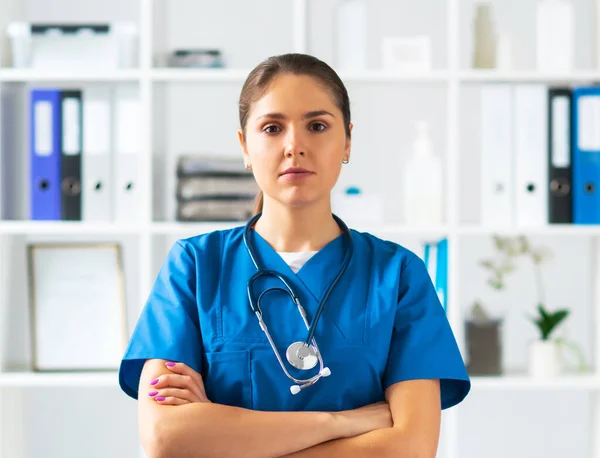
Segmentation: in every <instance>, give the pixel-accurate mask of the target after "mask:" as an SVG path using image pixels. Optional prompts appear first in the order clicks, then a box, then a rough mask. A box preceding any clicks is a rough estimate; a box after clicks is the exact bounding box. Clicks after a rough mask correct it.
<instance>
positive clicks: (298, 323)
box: [119, 54, 470, 458]
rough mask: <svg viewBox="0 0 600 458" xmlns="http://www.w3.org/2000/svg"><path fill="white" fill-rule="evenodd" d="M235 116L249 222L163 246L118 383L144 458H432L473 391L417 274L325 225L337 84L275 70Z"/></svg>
mask: <svg viewBox="0 0 600 458" xmlns="http://www.w3.org/2000/svg"><path fill="white" fill-rule="evenodd" d="M239 115H240V131H239V133H238V136H239V141H240V145H241V149H242V152H243V157H244V160H245V162H246V167H248V168H249V169H251V170H252V171H253V174H254V177H255V178H256V181H257V183H258V185H259V187H260V189H261V190H262V192H261V196H260V199H259V201H258V208H257V213H256V216H254V217H253V218H252V219H251V220H250V221H249V222H248V224H246V225H245V226H240V227H237V228H234V229H229V230H222V231H215V232H211V233H208V234H202V235H199V236H195V237H191V238H187V239H181V240H178V241H177V242H176V243H175V244H174V245H173V247H172V249H171V251H170V253H169V255H168V257H167V259H166V261H165V262H164V264H163V266H162V268H161V270H160V273H159V274H158V277H157V279H156V282H155V284H154V287H153V290H152V292H151V294H150V297H149V298H148V301H147V303H146V305H145V307H144V310H143V312H142V314H141V316H140V318H139V322H138V323H137V325H136V328H135V331H134V332H133V335H132V337H131V341H130V343H129V346H128V349H127V351H126V354H125V355H124V358H123V361H122V365H121V368H120V374H119V381H120V385H121V387H122V389H123V390H124V392H125V393H127V394H128V395H129V396H131V397H133V398H135V399H138V400H139V426H140V435H141V441H142V444H143V446H144V448H145V450H146V451H147V453H148V455H149V457H150V458H154V457H169V458H178V457H190V458H195V457H205V456H207V457H208V456H210V457H236V458H237V457H261V458H265V457H281V456H293V457H321V456H327V457H336V456H340V457H342V456H343V457H351V456H360V457H370V456H373V457H386V456H394V457H398V458H402V457H422V458H426V457H427V458H429V457H434V456H435V455H436V450H437V447H438V440H439V435H440V416H441V410H442V409H446V408H449V407H452V406H454V405H456V404H457V403H459V402H461V401H462V400H463V399H464V398H465V396H466V395H467V393H468V391H469V389H470V382H469V377H468V375H467V372H466V369H465V366H464V364H463V361H462V358H461V355H460V353H459V350H458V347H457V345H456V341H455V338H454V336H453V333H452V330H451V328H450V326H449V323H448V320H447V317H446V314H445V311H444V310H443V308H442V306H441V305H440V303H439V300H438V297H437V294H436V292H435V289H434V287H433V284H432V282H431V280H430V277H429V275H428V272H427V270H426V268H425V265H424V263H423V262H422V260H421V259H420V258H419V257H418V256H417V255H416V254H414V253H413V252H411V251H409V250H408V249H406V248H404V247H402V246H400V245H398V244H396V243H392V242H390V241H385V240H381V239H379V238H377V237H375V236H373V235H371V234H368V233H362V232H358V231H356V230H349V229H348V228H347V227H346V226H345V224H344V223H343V221H341V220H340V219H338V218H337V216H335V215H333V214H332V212H331V205H330V191H331V189H332V188H333V187H334V185H335V183H336V181H337V179H338V176H339V174H340V171H341V167H342V166H343V164H344V163H347V162H348V161H349V160H350V149H351V148H350V145H351V132H352V127H353V126H352V123H351V120H350V103H349V100H348V94H347V92H346V89H345V87H344V85H343V83H342V81H341V80H340V79H339V77H338V76H337V74H336V73H335V72H334V71H333V70H332V69H331V68H330V67H329V66H328V65H327V64H325V63H324V62H322V61H320V60H318V59H316V58H314V57H312V56H309V55H301V54H286V55H281V56H276V57H272V58H269V59H267V60H266V61H264V62H262V63H261V64H259V65H258V66H257V67H256V68H255V69H254V70H253V71H252V72H251V73H250V75H249V76H248V79H247V81H246V82H245V84H244V86H243V89H242V93H241V96H240V103H239ZM309 328H310V329H309Z"/></svg>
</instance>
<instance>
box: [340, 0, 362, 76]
mask: <svg viewBox="0 0 600 458" xmlns="http://www.w3.org/2000/svg"><path fill="white" fill-rule="evenodd" d="M335 44H336V53H337V55H336V57H337V59H336V66H337V69H338V70H365V69H366V68H367V4H366V1H365V0H343V2H342V4H341V5H340V7H339V8H338V10H337V18H336V40H335Z"/></svg>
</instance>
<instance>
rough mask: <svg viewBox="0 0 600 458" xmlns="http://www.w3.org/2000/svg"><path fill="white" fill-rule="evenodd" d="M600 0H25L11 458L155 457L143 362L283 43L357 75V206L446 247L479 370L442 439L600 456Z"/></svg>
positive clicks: (5, 378)
mask: <svg viewBox="0 0 600 458" xmlns="http://www.w3.org/2000/svg"><path fill="white" fill-rule="evenodd" d="M599 24H600V1H599V0H518V1H517V0H490V1H475V0H422V1H420V2H414V1H409V0H369V1H367V0H346V1H342V0H286V1H281V0H253V1H251V2H248V1H242V0H220V1H218V2H208V1H199V0H169V1H167V0H127V1H125V2H123V1H116V0H105V1H104V2H95V1H90V0H78V1H74V0H0V119H1V129H0V172H1V173H0V457H2V458H5V457H6V458H38V457H40V458H41V457H42V456H43V457H45V458H47V457H56V458H59V457H60V458H75V457H77V458H80V457H86V458H92V457H98V458H100V457H103V458H104V457H107V456H110V457H115V458H120V457H122V458H125V457H127V458H133V457H143V456H144V455H143V452H142V450H141V448H140V445H139V440H138V433H137V416H136V404H135V401H133V400H132V399H130V398H128V397H127V396H126V395H125V394H124V393H123V392H121V390H120V388H119V387H118V383H117V369H118V365H119V362H120V357H121V356H122V353H123V351H124V348H125V345H126V343H127V340H128V336H129V335H130V333H131V331H132V329H133V326H134V325H135V321H136V318H137V316H138V314H139V312H140V310H141V308H142V307H143V305H144V302H145V299H146V297H147V294H148V292H149V289H150V288H151V286H152V284H153V282H154V280H155V278H156V275H157V273H158V269H159V268H160V265H161V263H162V262H163V260H164V258H165V256H166V254H167V252H168V250H169V248H170V247H171V245H172V243H173V242H174V241H175V240H177V239H179V238H182V237H186V236H191V235H194V234H200V233H203V232H207V231H212V230H214V229H219V228H226V227H231V226H236V225H239V224H242V223H243V221H244V220H245V219H246V218H247V217H248V215H249V212H250V211H251V210H252V203H253V202H252V199H253V198H254V195H255V192H256V187H255V183H254V180H253V178H252V176H251V175H249V174H248V172H246V171H245V170H244V166H243V161H242V156H241V152H240V149H239V145H238V141H237V135H236V131H237V129H238V127H239V120H238V112H237V100H238V97H239V93H240V90H241V87H242V84H243V82H244V80H245V78H246V76H247V74H248V72H249V71H250V69H251V68H252V67H253V66H255V65H256V64H258V63H259V62H260V61H261V60H263V59H265V58H267V57H268V56H271V55H275V54H281V53H286V52H306V53H310V54H313V55H315V56H317V57H319V58H322V59H324V60H325V61H326V62H327V63H329V64H330V65H331V66H332V67H333V68H334V69H335V70H337V71H338V73H339V75H340V77H341V78H342V80H343V82H344V83H345V85H346V86H347V88H348V91H349V94H350V99H351V105H352V121H353V123H354V126H355V127H354V130H353V147H352V160H351V161H350V163H349V164H348V165H347V166H345V167H344V168H343V171H342V176H341V177H340V180H339V183H338V185H337V186H336V188H335V189H334V191H333V196H332V197H333V200H332V202H333V207H334V211H335V212H336V213H337V214H339V215H340V216H341V217H342V218H343V219H344V220H346V222H347V223H348V224H349V225H350V226H352V227H354V228H357V229H359V230H366V231H369V232H372V233H374V234H376V235H378V236H380V237H382V238H386V239H389V240H394V241H396V242H398V243H401V244H403V245H405V246H406V247H408V248H410V249H411V250H413V251H415V252H416V253H417V254H419V256H422V257H423V259H424V260H425V261H426V263H427V266H428V268H429V272H430V275H431V279H432V282H433V283H434V284H435V286H436V289H437V290H438V293H439V297H440V300H441V302H442V304H443V306H444V308H445V309H446V313H447V314H448V318H449V320H450V323H451V325H452V327H453V329H454V332H455V334H456V337H457V340H458V342H459V345H460V347H461V351H462V353H463V357H464V359H465V362H466V363H467V365H468V368H469V372H470V374H471V376H472V380H473V389H472V392H471V394H470V395H469V397H468V398H467V399H466V400H465V402H463V403H462V404H460V405H459V406H457V407H456V408H453V409H451V410H449V411H446V412H444V414H443V424H442V427H443V428H442V437H441V442H440V447H439V453H438V456H439V457H442V458H480V457H486V458H496V457H498V458H500V457H506V456H512V457H519V458H537V457H544V458H559V457H561V458H562V457H569V458H600V394H599V393H600V375H599V374H598V366H599V364H600V268H599V267H598V265H599V264H598V260H599V259H600V243H599V238H600V194H599V193H598V184H599V183H598V182H599V180H600V87H598V86H597V82H598V81H600V25H599Z"/></svg>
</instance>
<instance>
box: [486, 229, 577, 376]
mask: <svg viewBox="0 0 600 458" xmlns="http://www.w3.org/2000/svg"><path fill="white" fill-rule="evenodd" d="M494 244H495V247H496V250H497V251H498V252H499V253H500V259H499V260H495V261H492V260H485V261H483V262H482V265H483V266H484V267H485V268H487V269H489V270H490V272H491V276H490V278H489V279H488V285H490V286H491V287H492V288H494V289H497V290H501V289H503V288H504V286H505V282H504V280H505V276H506V275H507V274H511V273H513V272H514V270H515V264H514V260H515V259H516V258H518V257H521V256H526V257H529V258H530V259H531V261H532V264H533V268H534V274H535V283H536V289H537V296H538V297H537V299H538V300H537V304H538V305H537V312H538V315H537V316H536V317H532V318H531V320H532V321H533V323H534V324H535V325H536V326H537V328H538V330H539V333H540V336H539V338H537V339H535V340H534V341H533V342H532V343H531V345H530V348H529V373H530V375H532V376H535V377H553V376H556V375H558V374H560V373H561V371H562V360H561V347H562V346H563V345H567V346H569V347H571V349H572V350H573V351H574V352H575V353H577V355H578V359H579V367H580V370H583V368H584V367H585V365H584V363H583V358H582V356H581V352H580V351H579V349H578V347H577V346H576V345H574V344H571V343H569V342H567V341H566V340H565V339H562V338H557V337H554V334H555V331H556V329H557V327H558V326H559V324H561V323H562V322H563V321H564V320H565V319H566V318H567V317H568V316H569V311H568V310H566V309H559V310H556V311H553V312H550V311H548V310H547V308H546V305H545V304H546V301H545V298H544V288H543V284H542V271H541V265H542V263H543V262H544V261H545V260H546V259H547V258H548V257H549V255H550V253H549V252H548V251H547V250H545V249H542V248H533V247H532V246H531V244H530V243H529V240H528V239H527V237H525V236H517V237H500V236H494Z"/></svg>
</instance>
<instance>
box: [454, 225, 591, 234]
mask: <svg viewBox="0 0 600 458" xmlns="http://www.w3.org/2000/svg"><path fill="white" fill-rule="evenodd" d="M458 232H459V233H460V234H461V235H478V234H479V235H489V234H499V235H501V234H525V235H555V236H558V235H577V236H588V237H596V236H600V225H584V224H553V225H547V226H537V227H536V226H531V227H527V226H522V227H519V226H509V227H485V226H477V225H461V226H459V229H458Z"/></svg>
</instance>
